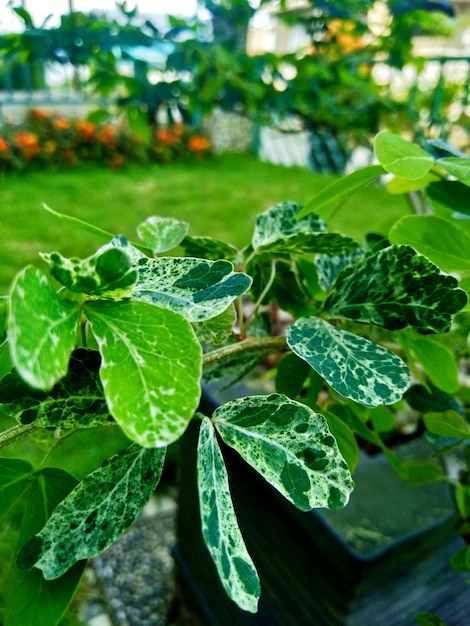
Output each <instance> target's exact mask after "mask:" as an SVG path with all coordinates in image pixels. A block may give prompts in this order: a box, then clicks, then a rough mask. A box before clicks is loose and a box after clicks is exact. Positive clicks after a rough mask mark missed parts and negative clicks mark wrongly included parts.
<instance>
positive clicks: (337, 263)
mask: <svg viewBox="0 0 470 626" xmlns="http://www.w3.org/2000/svg"><path fill="white" fill-rule="evenodd" d="M364 254H365V251H364V250H363V249H362V248H360V249H358V250H354V252H350V253H349V254H337V255H331V254H316V255H315V259H314V263H315V267H316V269H317V274H318V284H319V285H320V287H321V288H322V289H323V291H328V290H329V289H330V287H331V286H332V285H333V283H334V282H335V280H336V277H337V276H338V274H339V273H340V272H341V270H343V269H344V268H345V267H348V265H351V263H354V261H357V260H358V259H360V258H361V257H363V256H364Z"/></svg>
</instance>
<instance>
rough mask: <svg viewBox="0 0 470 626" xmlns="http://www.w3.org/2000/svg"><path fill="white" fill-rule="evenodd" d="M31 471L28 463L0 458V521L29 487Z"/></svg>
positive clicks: (32, 475) (31, 467)
mask: <svg viewBox="0 0 470 626" xmlns="http://www.w3.org/2000/svg"><path fill="white" fill-rule="evenodd" d="M33 471H34V468H33V466H32V465H31V463H29V461H25V460H23V459H8V458H6V459H2V458H0V519H1V518H2V517H3V516H4V515H5V514H6V513H7V512H8V510H9V509H10V508H11V507H12V506H13V504H14V503H15V502H16V501H17V500H18V498H20V497H21V496H22V495H23V493H24V492H25V491H26V489H27V488H28V487H29V486H30V485H31V482H32V480H33V478H34V474H33Z"/></svg>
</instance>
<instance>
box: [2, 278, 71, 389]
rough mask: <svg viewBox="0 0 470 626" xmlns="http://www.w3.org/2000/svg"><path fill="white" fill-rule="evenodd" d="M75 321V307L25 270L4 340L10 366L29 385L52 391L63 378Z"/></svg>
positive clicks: (14, 292) (13, 298)
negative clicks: (11, 364)
mask: <svg viewBox="0 0 470 626" xmlns="http://www.w3.org/2000/svg"><path fill="white" fill-rule="evenodd" d="M79 321H80V309H79V307H78V305H77V304H76V303H73V302H69V301H67V300H62V299H61V298H60V297H59V296H58V295H57V294H56V293H55V291H54V289H53V288H52V286H51V285H50V283H49V281H48V280H47V277H46V276H45V275H44V274H43V273H42V272H40V271H39V270H38V269H36V268H35V267H32V266H29V267H27V268H25V269H24V270H23V271H22V272H20V273H19V274H18V275H17V277H16V280H15V282H14V284H13V288H12V291H11V297H10V311H9V317H8V338H9V344H10V355H11V360H12V362H13V365H14V367H15V368H16V369H17V371H18V373H19V375H20V376H21V377H22V378H23V379H24V380H25V381H26V382H27V383H28V384H29V385H31V386H32V387H36V388H38V389H45V390H47V389H52V387H53V386H54V384H55V383H56V382H57V381H58V380H60V379H61V378H63V377H64V376H65V374H66V373H67V369H68V363H69V358H70V354H71V353H72V350H73V349H74V347H75V342H76V337H77V327H78V323H79Z"/></svg>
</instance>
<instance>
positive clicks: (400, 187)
mask: <svg viewBox="0 0 470 626" xmlns="http://www.w3.org/2000/svg"><path fill="white" fill-rule="evenodd" d="M435 181H439V177H438V176H437V174H434V173H433V172H428V173H427V174H426V176H423V178H418V179H415V180H409V179H406V178H397V177H394V178H392V179H391V180H389V181H388V182H387V185H386V188H387V191H388V193H391V194H394V195H398V194H404V193H411V192H412V191H420V190H421V189H426V188H427V189H430V188H431V187H432V185H433V184H435Z"/></svg>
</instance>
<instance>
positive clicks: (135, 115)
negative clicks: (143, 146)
mask: <svg viewBox="0 0 470 626" xmlns="http://www.w3.org/2000/svg"><path fill="white" fill-rule="evenodd" d="M124 110H125V116H126V119H127V123H128V124H129V128H130V130H131V131H132V133H133V134H134V135H137V136H138V137H139V138H140V139H141V140H142V141H146V142H150V140H151V138H152V131H151V128H150V125H149V120H148V111H147V109H146V107H141V106H131V105H129V104H127V105H126V107H125V109H124Z"/></svg>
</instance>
